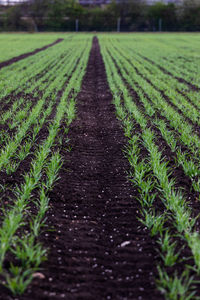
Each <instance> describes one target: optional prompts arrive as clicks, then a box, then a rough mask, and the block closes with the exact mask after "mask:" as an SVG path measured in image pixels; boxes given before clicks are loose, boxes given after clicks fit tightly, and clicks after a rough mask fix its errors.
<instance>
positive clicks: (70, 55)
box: [0, 37, 91, 294]
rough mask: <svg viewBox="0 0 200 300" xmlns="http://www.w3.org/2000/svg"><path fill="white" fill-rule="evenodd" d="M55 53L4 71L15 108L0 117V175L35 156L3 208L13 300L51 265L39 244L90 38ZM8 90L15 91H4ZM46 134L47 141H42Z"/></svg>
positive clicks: (0, 231) (1, 235)
mask: <svg viewBox="0 0 200 300" xmlns="http://www.w3.org/2000/svg"><path fill="white" fill-rule="evenodd" d="M77 44H78V45H79V46H78V47H77ZM54 47H55V48H54ZM54 47H52V48H49V49H47V50H45V51H46V54H45V55H44V53H42V52H41V53H38V54H37V56H35V57H29V58H27V59H25V60H24V61H23V66H24V67H25V68H24V67H23V68H24V71H23V68H22V67H21V65H20V63H19V62H18V63H16V64H15V65H16V66H15V68H16V69H15V74H13V72H12V68H11V66H10V67H7V68H5V69H4V70H2V71H1V72H2V74H3V75H4V79H5V80H4V83H3V85H2V88H1V89H0V94H1V95H2V99H3V98H4V97H5V96H8V99H9V100H10V101H12V102H13V99H14V101H15V102H14V103H12V104H11V105H10V108H9V109H7V110H6V109H5V111H4V114H3V115H2V117H1V124H2V125H5V126H7V128H6V127H5V130H4V139H1V141H0V143H1V145H0V146H1V148H0V157H1V158H0V161H1V165H0V170H1V171H2V172H3V171H5V172H7V173H8V174H11V173H13V172H15V171H16V169H17V168H18V167H20V163H21V162H23V161H24V159H25V158H26V157H27V156H28V155H29V154H32V156H33V158H32V159H31V162H30V167H29V170H28V171H26V172H25V173H24V174H23V173H22V175H23V177H24V180H23V182H22V183H21V184H20V185H17V184H16V185H15V187H14V188H13V191H12V196H11V197H10V199H9V200H8V202H9V207H7V205H6V204H5V205H4V207H3V206H2V213H3V216H2V218H1V225H0V271H1V274H2V275H3V276H4V281H3V284H4V285H5V286H7V287H8V288H9V289H10V290H11V291H12V293H13V294H22V293H23V292H24V291H25V289H26V288H27V286H28V285H29V284H30V282H31V281H32V278H33V275H34V273H35V272H36V271H37V270H38V269H39V268H40V264H41V262H42V261H44V260H46V259H47V250H46V248H45V245H42V244H41V243H40V241H39V235H40V232H41V228H43V227H44V224H45V213H46V211H47V210H48V207H49V198H48V193H49V191H50V190H51V189H52V187H53V186H54V184H55V182H56V181H57V180H58V177H59V174H58V171H59V169H60V167H61V165H62V157H61V155H60V151H59V145H60V144H58V141H57V136H58V133H59V131H60V129H61V128H63V127H64V133H63V135H61V136H60V139H62V140H63V141H66V142H67V141H68V139H67V133H68V129H69V125H70V123H71V122H72V120H73V119H74V117H75V98H76V95H77V94H78V92H79V91H80V88H81V82H82V78H83V76H84V74H85V69H86V66H87V61H88V57H89V52H90V48H91V37H85V38H83V39H82V40H81V41H80V42H78V39H77V41H76V42H74V40H73V39H72V40H71V41H69V40H68V41H67V42H66V41H63V43H61V44H60V45H59V47H58V45H55V46H54ZM37 68H38V69H37ZM45 70H46V72H45ZM7 74H11V76H7ZM16 77H17V79H16ZM6 78H8V79H6ZM38 78H39V79H38ZM8 86H11V87H12V89H11V88H8V90H6V87H8ZM2 89H3V90H2ZM13 91H14V93H13ZM20 91H23V94H22V96H21V97H20V98H19V99H18V97H17V96H16V95H17V94H18V93H19V92H20ZM26 96H28V97H27V98H26ZM26 99H27V101H28V102H27V101H26ZM23 101H24V103H23ZM8 104H9V101H8ZM44 129H45V130H44ZM42 130H43V131H44V132H46V134H45V135H41V133H40V132H41V131H42ZM10 131H11V133H10ZM59 142H60V141H59ZM66 147H67V144H66ZM55 148H56V151H55V150H54V149H55ZM22 171H23V170H22ZM1 189H2V191H3V192H2V194H3V195H4V194H5V191H6V190H7V189H8V186H7V185H6V184H5V185H2V186H1ZM2 197H4V196H2ZM3 199H4V198H3ZM32 208H34V212H35V213H34V214H33V213H32ZM9 253H12V255H14V259H13V260H12V261H10V264H9V267H5V266H4V262H5V259H6V257H7V255H9Z"/></svg>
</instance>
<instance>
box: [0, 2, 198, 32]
mask: <svg viewBox="0 0 200 300" xmlns="http://www.w3.org/2000/svg"><path fill="white" fill-rule="evenodd" d="M0 31H28V32H38V31H118V32H119V31H120V32H133V31H143V32H146V31H147V32H148V31H153V32H168V31H170V32H172V31H200V0H162V1H156V0H0Z"/></svg>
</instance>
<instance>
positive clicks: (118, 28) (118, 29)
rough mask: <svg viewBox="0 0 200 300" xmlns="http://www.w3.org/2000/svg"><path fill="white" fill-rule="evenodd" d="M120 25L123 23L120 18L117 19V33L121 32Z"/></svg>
mask: <svg viewBox="0 0 200 300" xmlns="http://www.w3.org/2000/svg"><path fill="white" fill-rule="evenodd" d="M120 23H121V19H120V18H118V19H117V32H120Z"/></svg>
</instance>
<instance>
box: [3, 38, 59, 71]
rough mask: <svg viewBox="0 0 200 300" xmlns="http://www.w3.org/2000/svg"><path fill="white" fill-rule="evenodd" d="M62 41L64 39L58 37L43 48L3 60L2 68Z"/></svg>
mask: <svg viewBox="0 0 200 300" xmlns="http://www.w3.org/2000/svg"><path fill="white" fill-rule="evenodd" d="M62 41H63V39H57V40H56V41H55V42H53V43H51V44H48V45H46V46H44V47H42V48H38V49H35V50H34V51H31V52H28V53H24V54H21V55H19V56H16V57H13V58H11V59H9V60H6V61H3V62H1V63H0V69H2V68H4V67H7V66H9V65H12V64H13V63H15V62H17V61H19V60H22V59H24V58H27V57H29V56H31V55H35V54H36V53H38V52H40V51H44V50H46V49H47V48H49V47H52V46H54V45H56V44H58V43H60V42H62Z"/></svg>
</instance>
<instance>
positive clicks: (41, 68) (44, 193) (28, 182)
mask: <svg viewBox="0 0 200 300" xmlns="http://www.w3.org/2000/svg"><path fill="white" fill-rule="evenodd" d="M94 36H95V35H94V34H69V33H68V34H63V33H62V34H59V33H56V34H1V35H0V62H3V61H6V60H9V59H11V58H12V57H16V56H18V55H21V54H24V53H27V52H30V51H33V50H34V49H37V48H41V47H43V46H45V45H47V44H50V43H53V42H54V41H55V40H57V39H58V38H62V39H63V41H61V42H60V43H58V44H56V45H54V46H52V47H49V48H48V49H46V50H44V51H41V52H38V53H37V54H35V55H31V56H29V57H27V58H25V59H22V60H19V61H17V62H15V63H11V64H10V65H8V66H5V67H2V68H0V100H1V102H0V103H1V115H0V130H1V135H0V172H1V176H0V197H1V206H0V207H1V210H0V215H1V222H0V272H1V277H2V279H1V282H2V286H3V285H4V286H6V287H7V288H8V289H9V290H11V292H12V293H13V294H14V295H16V294H22V293H24V292H25V291H26V289H27V288H28V286H29V285H30V286H31V284H32V281H33V280H34V276H35V275H34V274H36V272H39V271H40V270H42V269H40V268H43V263H44V262H45V261H48V254H49V253H50V252H51V249H48V251H47V247H46V245H45V243H44V242H42V241H41V240H40V235H41V232H43V231H45V230H46V231H47V230H48V229H49V228H46V227H45V224H46V217H45V216H46V213H47V211H48V209H49V207H50V206H51V205H53V204H52V203H51V192H52V191H53V190H54V186H59V180H60V179H59V178H60V176H61V175H60V174H61V173H60V172H61V170H63V165H65V158H63V155H64V156H65V155H67V153H68V152H70V151H72V152H73V145H71V144H70V140H69V132H70V128H71V124H73V122H74V120H76V119H77V118H78V112H77V109H76V105H77V104H76V103H77V96H78V94H79V93H80V92H81V91H82V81H83V78H84V75H85V73H86V70H87V64H88V60H89V56H90V51H91V47H92V41H93V37H94ZM96 36H97V38H98V40H99V45H100V51H101V55H102V58H103V61H104V65H105V72H106V76H107V81H108V84H109V88H110V91H111V94H112V99H111V101H112V103H113V104H114V107H115V114H116V118H117V119H118V120H119V122H120V124H121V125H120V126H121V127H122V128H123V132H124V135H125V137H126V144H125V145H124V148H123V150H122V151H123V152H124V155H125V157H126V159H127V160H128V162H129V168H128V169H127V176H128V178H129V180H130V182H131V184H132V185H133V186H134V188H135V191H136V194H137V195H136V196H135V195H133V198H134V197H135V198H134V199H135V200H134V201H135V203H136V204H135V205H136V206H137V207H138V215H137V216H136V215H133V216H132V218H135V219H136V218H137V219H139V220H140V224H141V226H143V227H142V228H144V231H145V232H147V234H148V235H149V236H150V237H151V239H152V241H153V245H154V248H155V249H156V250H155V251H157V253H158V255H157V258H156V270H157V273H156V275H155V278H154V282H155V285H156V287H157V290H158V291H159V292H160V293H161V295H162V297H163V299H172V300H178V299H180V300H189V299H199V298H198V296H199V295H200V287H199V279H200V234H199V229H200V224H199V214H200V209H199V207H200V202H199V201H200V115H199V113H200V101H199V95H200V77H199V75H200V67H199V66H200V52H199V49H200V35H199V34H184V33H180V34H177V33H174V34H168V33H166V34H140V33H133V34H114V33H113V34H103V33H102V34H96ZM102 76H103V74H102ZM94 84H96V83H95V81H94ZM97 87H98V85H97ZM85 92H86V93H87V91H85ZM88 93H89V92H88ZM85 106H86V107H87V103H85ZM80 130H81V128H80ZM91 143H92V142H91ZM104 150H105V149H101V151H104ZM89 159H90V158H89V154H88V160H89ZM65 172H69V170H65ZM62 174H63V173H62ZM91 174H92V173H91ZM62 176H63V175H62ZM62 176H61V177H62ZM91 177H92V175H91ZM97 197H98V195H97ZM95 201H96V200H95ZM98 201H99V199H98ZM114 201H115V200H114ZM52 225H53V224H52ZM132 230H133V232H134V230H135V228H132ZM69 248H70V244H69ZM144 255H145V254H144ZM8 262H9V263H8ZM66 284H67V283H66ZM131 284H132V285H134V280H133V282H132V283H131ZM66 299H67V298H66ZM70 299H71V298H70ZM74 299H76V298H74ZM102 299H103V298H102ZM113 299H115V298H113ZM116 299H118V298H116ZM119 299H121V298H119ZM124 299H125V298H124ZM127 299H131V298H127ZM132 299H133V298H132ZM134 299H135V298H134ZM138 299H139V298H138ZM142 299H145V298H142ZM149 299H152V300H154V299H153V298H149Z"/></svg>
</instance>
